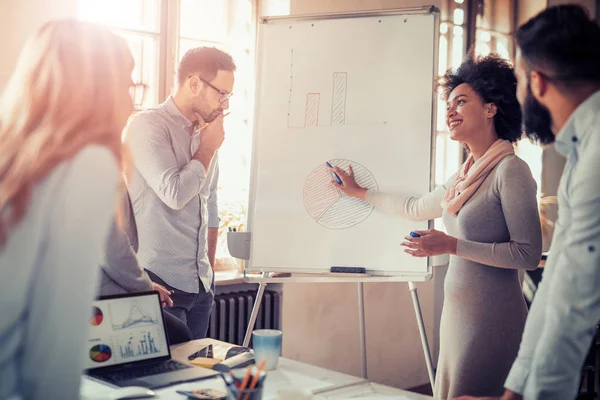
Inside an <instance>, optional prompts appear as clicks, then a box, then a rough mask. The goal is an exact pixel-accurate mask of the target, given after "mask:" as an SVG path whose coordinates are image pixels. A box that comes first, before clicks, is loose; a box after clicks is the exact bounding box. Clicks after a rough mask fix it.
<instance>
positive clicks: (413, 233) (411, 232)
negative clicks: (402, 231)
mask: <svg viewBox="0 0 600 400" xmlns="http://www.w3.org/2000/svg"><path fill="white" fill-rule="evenodd" d="M409 235H410V236H412V237H414V238H418V237H421V235H419V234H418V233H417V232H414V231H410V233H409Z"/></svg>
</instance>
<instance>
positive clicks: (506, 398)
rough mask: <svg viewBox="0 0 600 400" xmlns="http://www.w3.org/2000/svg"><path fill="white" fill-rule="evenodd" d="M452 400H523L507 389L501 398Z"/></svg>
mask: <svg viewBox="0 0 600 400" xmlns="http://www.w3.org/2000/svg"><path fill="white" fill-rule="evenodd" d="M454 400H523V396H521V395H520V394H516V393H513V392H511V391H510V390H508V389H507V390H506V391H505V392H504V394H503V395H502V396H501V397H473V396H460V397H455V398H454Z"/></svg>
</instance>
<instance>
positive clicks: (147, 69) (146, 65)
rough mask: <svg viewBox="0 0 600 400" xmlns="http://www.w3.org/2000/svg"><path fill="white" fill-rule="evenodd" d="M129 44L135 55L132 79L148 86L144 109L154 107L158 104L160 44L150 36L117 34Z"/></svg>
mask: <svg viewBox="0 0 600 400" xmlns="http://www.w3.org/2000/svg"><path fill="white" fill-rule="evenodd" d="M117 33H118V34H120V35H121V36H123V37H124V38H125V39H127V42H128V43H129V48H130V50H131V53H132V54H133V59H134V61H135V67H134V68H133V74H132V78H133V80H134V81H136V82H143V83H145V84H147V85H148V90H146V95H145V97H144V104H143V108H147V107H153V106H156V105H157V104H158V73H157V71H158V65H157V63H158V43H157V40H156V39H155V38H154V37H152V36H150V35H136V34H133V33H125V32H117Z"/></svg>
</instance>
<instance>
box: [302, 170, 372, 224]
mask: <svg viewBox="0 0 600 400" xmlns="http://www.w3.org/2000/svg"><path fill="white" fill-rule="evenodd" d="M329 162H330V163H331V165H333V166H334V167H335V166H337V167H340V168H342V169H343V170H345V171H348V169H349V167H350V165H352V169H353V170H354V178H355V179H356V183H358V184H359V185H360V186H362V187H364V188H368V189H377V188H378V186H377V182H376V181H375V177H374V176H373V175H372V174H371V172H370V171H369V170H367V169H366V168H365V167H364V166H362V165H361V164H359V163H357V162H354V161H349V160H343V159H334V160H329ZM331 180H332V176H331V173H330V172H329V170H328V169H327V167H326V166H325V163H323V164H322V165H320V166H319V167H317V168H316V169H314V170H313V171H312V172H311V173H310V175H309V176H308V178H307V179H306V182H305V184H304V190H303V196H304V208H305V209H306V212H307V213H308V215H309V216H310V217H311V218H312V219H313V220H315V222H317V223H318V224H320V225H321V226H323V227H325V228H327V229H331V230H341V229H348V228H351V227H353V226H355V225H357V224H360V223H361V222H363V221H364V220H365V219H367V218H368V217H369V215H371V213H372V212H373V209H374V208H375V207H374V206H373V205H371V204H369V203H367V202H366V201H364V200H361V199H357V198H355V197H348V196H346V195H345V194H343V193H342V192H341V191H340V190H339V189H337V188H335V187H334V186H333V185H332V184H331Z"/></svg>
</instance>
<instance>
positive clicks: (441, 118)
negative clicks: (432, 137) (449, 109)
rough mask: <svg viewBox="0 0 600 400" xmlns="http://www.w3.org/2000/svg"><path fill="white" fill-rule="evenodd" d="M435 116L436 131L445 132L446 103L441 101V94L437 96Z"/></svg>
mask: <svg viewBox="0 0 600 400" xmlns="http://www.w3.org/2000/svg"><path fill="white" fill-rule="evenodd" d="M437 115H438V117H437V126H436V129H437V130H438V131H444V130H446V102H445V101H443V100H442V95H441V93H440V94H439V96H438V103H437Z"/></svg>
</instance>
